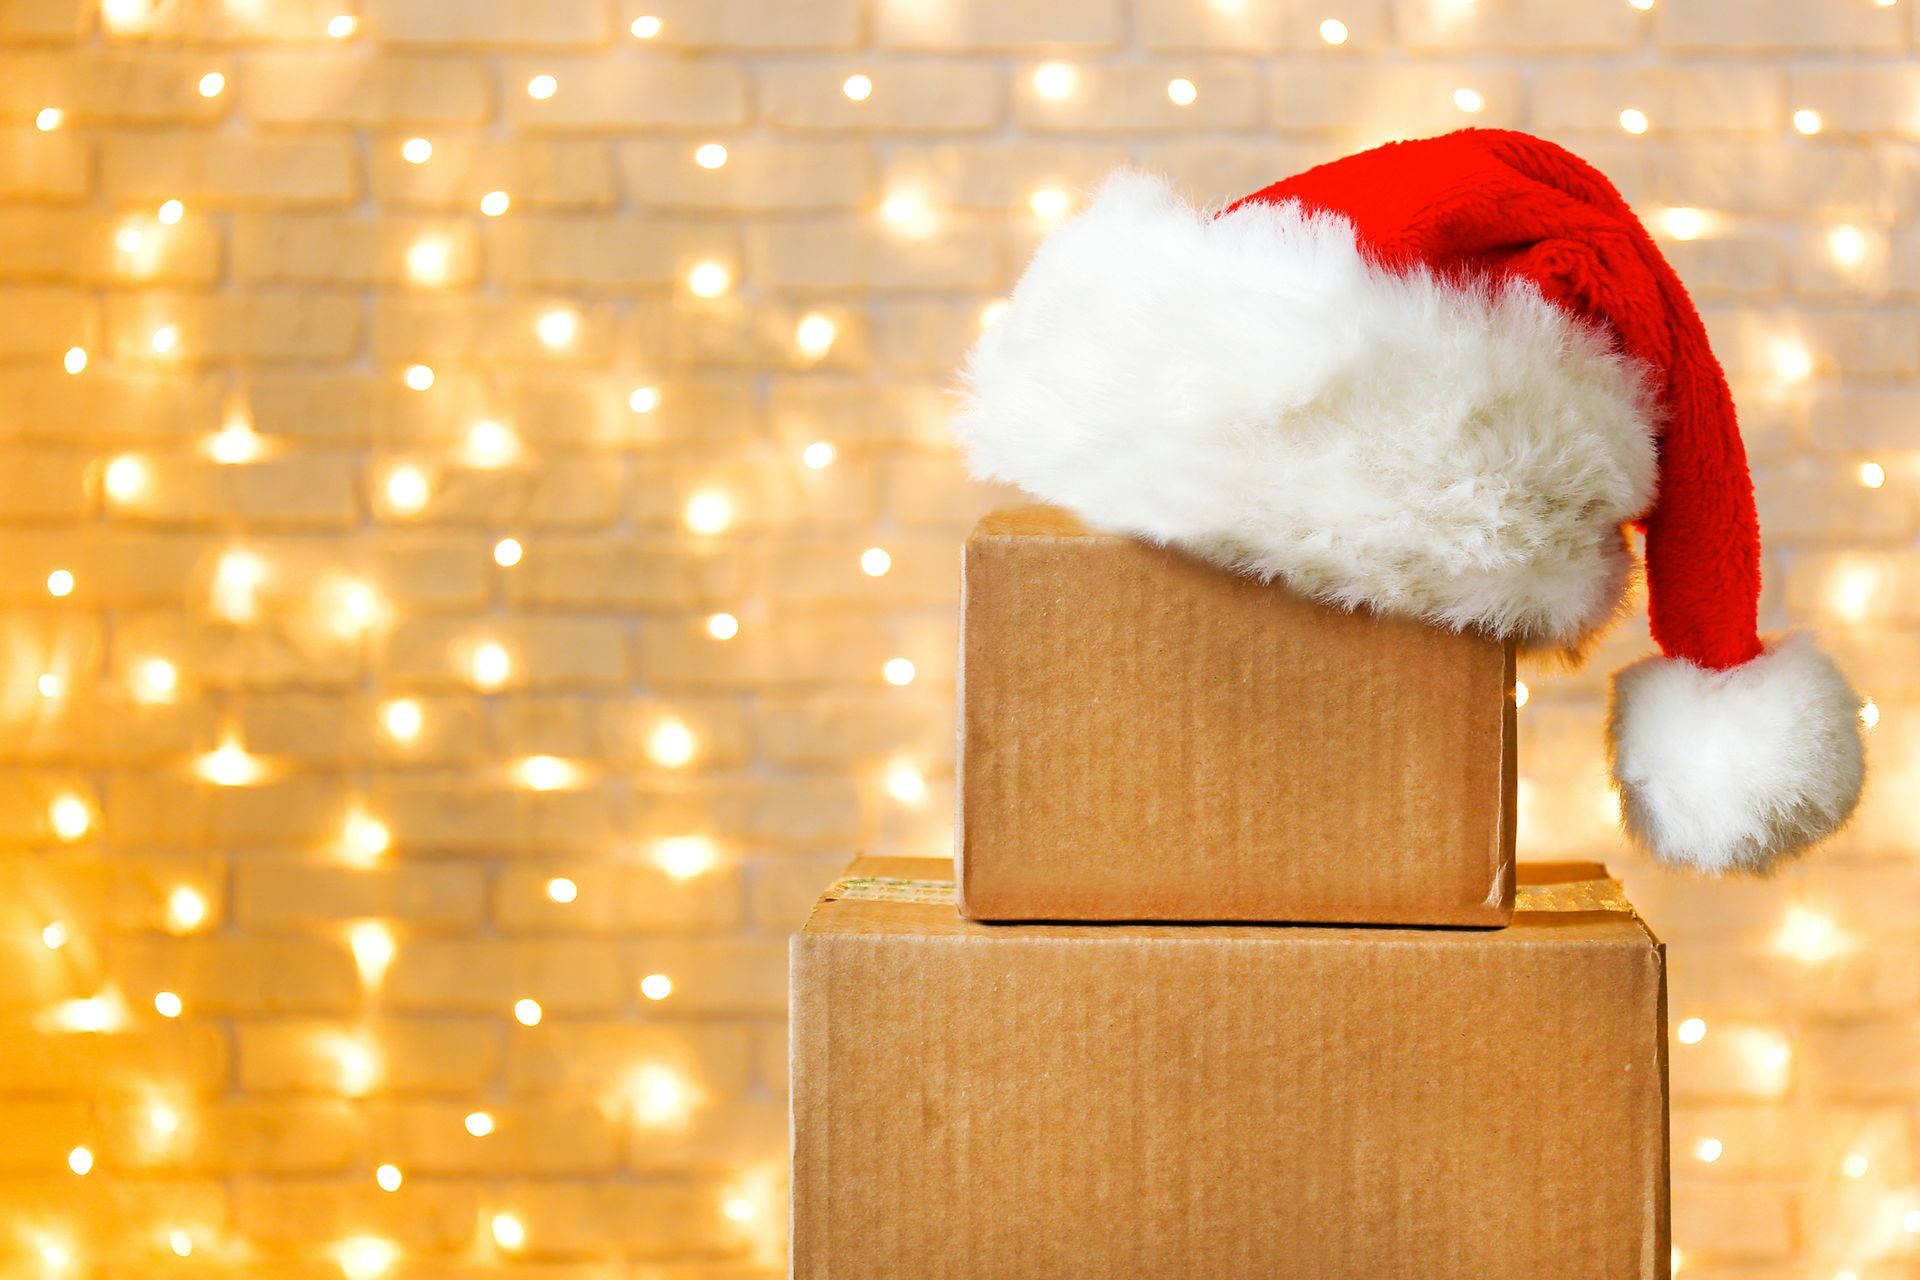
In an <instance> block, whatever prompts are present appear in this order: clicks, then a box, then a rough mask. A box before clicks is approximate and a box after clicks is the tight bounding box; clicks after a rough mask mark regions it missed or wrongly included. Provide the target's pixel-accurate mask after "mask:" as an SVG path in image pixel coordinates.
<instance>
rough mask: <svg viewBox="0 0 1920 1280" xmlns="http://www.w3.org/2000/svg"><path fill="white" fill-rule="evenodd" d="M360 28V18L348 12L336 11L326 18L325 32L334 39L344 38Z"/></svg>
mask: <svg viewBox="0 0 1920 1280" xmlns="http://www.w3.org/2000/svg"><path fill="white" fill-rule="evenodd" d="M359 29H360V19H358V18H356V17H354V16H353V15H352V14H350V13H336V14H334V15H333V16H332V17H331V18H328V19H327V34H328V35H330V36H332V37H333V38H334V39H335V40H345V39H346V38H347V37H348V36H350V35H352V34H353V33H354V32H355V31H357V30H359Z"/></svg>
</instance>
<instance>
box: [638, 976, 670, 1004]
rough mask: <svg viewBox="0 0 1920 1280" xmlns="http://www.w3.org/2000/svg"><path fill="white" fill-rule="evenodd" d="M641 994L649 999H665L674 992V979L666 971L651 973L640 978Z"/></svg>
mask: <svg viewBox="0 0 1920 1280" xmlns="http://www.w3.org/2000/svg"><path fill="white" fill-rule="evenodd" d="M640 994H641V995H643V996H645V997H646V998H647V999H649V1000H655V1001H658V1000H665V999H666V998H667V997H668V996H670V995H672V994H673V979H672V978H669V977H668V976H667V975H666V974H664V973H650V974H648V975H647V976H646V977H644V978H642V979H640Z"/></svg>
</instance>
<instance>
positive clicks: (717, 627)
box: [707, 613, 740, 640]
mask: <svg viewBox="0 0 1920 1280" xmlns="http://www.w3.org/2000/svg"><path fill="white" fill-rule="evenodd" d="M707 634H708V635H710V636H712V637H713V638H714V639H715V640H731V639H733V638H734V637H735V636H737V635H739V634H740V619H738V618H736V617H734V616H733V615H732V614H730V613H716V614H711V615H709V616H708V618H707Z"/></svg>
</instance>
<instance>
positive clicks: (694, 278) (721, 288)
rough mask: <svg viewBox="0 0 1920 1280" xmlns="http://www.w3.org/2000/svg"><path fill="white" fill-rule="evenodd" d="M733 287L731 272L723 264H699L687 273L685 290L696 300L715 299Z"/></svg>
mask: <svg viewBox="0 0 1920 1280" xmlns="http://www.w3.org/2000/svg"><path fill="white" fill-rule="evenodd" d="M732 287H733V272H731V271H729V270H728V269H727V266H726V264H725V263H723V262H700V263H696V264H694V268H693V270H691V271H689V272H687V288H688V290H690V291H691V292H692V294H693V296H694V297H696V298H717V297H719V296H720V295H721V294H723V293H725V292H726V291H727V290H728V289H730V288H732Z"/></svg>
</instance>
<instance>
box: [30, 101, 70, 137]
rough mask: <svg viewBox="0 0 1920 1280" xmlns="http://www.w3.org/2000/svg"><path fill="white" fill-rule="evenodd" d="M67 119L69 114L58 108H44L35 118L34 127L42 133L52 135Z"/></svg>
mask: <svg viewBox="0 0 1920 1280" xmlns="http://www.w3.org/2000/svg"><path fill="white" fill-rule="evenodd" d="M66 118H67V113H66V112H64V111H62V110H61V109H60V108H58V107H42V108H40V110H39V112H38V113H37V114H36V115H35V116H34V117H33V127H34V128H36V129H38V130H39V131H40V132H42V133H52V132H53V131H54V130H55V129H58V128H59V127H60V125H61V123H62V122H63V121H64V120H65V119H66Z"/></svg>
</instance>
